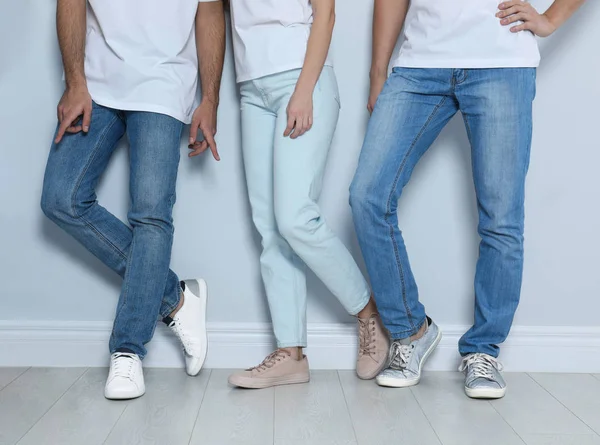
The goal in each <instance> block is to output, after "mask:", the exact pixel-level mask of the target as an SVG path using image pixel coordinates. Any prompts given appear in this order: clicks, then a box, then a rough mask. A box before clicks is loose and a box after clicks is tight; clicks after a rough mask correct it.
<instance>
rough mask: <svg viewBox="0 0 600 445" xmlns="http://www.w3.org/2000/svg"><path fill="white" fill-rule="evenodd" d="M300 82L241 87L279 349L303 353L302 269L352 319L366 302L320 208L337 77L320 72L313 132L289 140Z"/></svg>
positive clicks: (251, 188)
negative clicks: (293, 102) (300, 348)
mask: <svg viewBox="0 0 600 445" xmlns="http://www.w3.org/2000/svg"><path fill="white" fill-rule="evenodd" d="M299 76H300V70H299V69H298V70H291V71H285V72H282V73H277V74H273V75H270V76H265V77H261V78H259V79H255V80H249V81H247V82H242V83H241V84H240V94H241V97H242V106H241V110H242V140H243V144H242V147H243V153H244V167H245V170H246V181H247V183H248V195H249V198H250V205H251V207H252V219H253V220H254V224H255V225H256V228H257V230H258V231H259V232H260V235H261V237H262V247H263V250H262V254H261V257H260V265H261V272H262V277H263V282H264V285H265V291H266V294H267V299H268V301H269V308H270V310H271V318H272V320H273V329H274V331H275V337H276V338H277V345H278V346H279V347H281V348H284V347H294V346H306V340H307V339H306V275H305V272H304V266H305V264H306V265H308V267H310V268H311V269H312V270H313V272H314V273H315V274H316V275H317V276H318V277H319V278H320V279H321V280H322V281H323V283H325V285H326V286H327V287H328V288H329V290H330V291H331V292H332V293H333V294H334V295H335V296H336V297H337V298H338V299H339V301H340V302H341V303H342V304H343V306H344V308H345V309H346V310H347V311H348V312H349V313H350V314H352V315H355V314H357V313H358V312H360V311H361V310H362V309H363V308H364V307H365V306H366V305H367V303H368V302H369V297H370V294H371V292H370V290H369V288H368V286H367V282H366V280H365V279H364V277H363V275H362V273H361V271H360V269H359V268H358V266H357V265H356V262H355V261H354V259H353V258H352V255H350V252H348V250H347V249H346V247H345V246H344V244H343V243H342V242H341V241H340V240H339V238H338V237H337V236H335V234H334V233H333V232H332V231H331V229H330V228H329V227H328V226H327V224H326V222H325V219H324V218H323V216H322V214H321V209H320V208H319V205H318V203H317V200H318V198H319V195H320V194H321V185H322V182H323V173H324V171H325V164H326V162H327V154H328V153H329V147H330V145H331V140H332V139H333V134H334V133H335V127H336V125H337V120H338V115H339V111H340V104H339V96H338V87H337V81H336V78H335V74H334V72H333V69H332V68H331V67H329V66H326V67H325V68H323V72H322V73H321V76H320V78H319V80H318V82H317V85H316V86H315V90H314V93H313V126H312V128H311V129H310V130H309V131H308V132H307V133H305V134H304V135H302V136H300V137H299V138H298V139H291V138H289V137H284V136H283V133H284V131H285V127H286V125H287V112H286V108H287V106H288V103H289V101H290V97H291V96H292V94H293V93H294V88H295V87H296V83H297V82H298V77H299Z"/></svg>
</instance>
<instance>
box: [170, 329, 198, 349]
mask: <svg viewBox="0 0 600 445" xmlns="http://www.w3.org/2000/svg"><path fill="white" fill-rule="evenodd" d="M169 328H171V330H172V331H173V332H174V333H175V335H176V336H177V338H179V341H180V342H181V345H182V346H183V351H184V352H186V353H187V354H189V355H194V354H195V352H196V349H197V345H196V342H194V341H193V340H192V339H191V338H190V337H189V336H187V335H186V333H185V329H183V326H182V325H181V322H180V321H179V320H173V321H172V322H171V324H170V325H169Z"/></svg>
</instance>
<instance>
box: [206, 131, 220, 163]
mask: <svg viewBox="0 0 600 445" xmlns="http://www.w3.org/2000/svg"><path fill="white" fill-rule="evenodd" d="M206 141H207V142H208V146H209V147H210V151H211V152H212V155H213V158H215V160H217V161H220V160H221V157H220V156H219V152H218V151H217V142H216V141H215V138H214V137H213V136H212V134H210V133H208V135H207V136H206Z"/></svg>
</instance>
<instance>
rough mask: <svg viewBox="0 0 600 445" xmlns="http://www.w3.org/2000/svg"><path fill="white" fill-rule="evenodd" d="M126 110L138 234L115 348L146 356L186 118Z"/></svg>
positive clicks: (160, 292) (167, 254)
mask: <svg viewBox="0 0 600 445" xmlns="http://www.w3.org/2000/svg"><path fill="white" fill-rule="evenodd" d="M125 116H126V126H127V135H128V138H129V143H130V161H131V168H130V195H131V208H130V211H129V214H128V219H129V224H130V225H131V227H132V233H133V236H132V239H131V244H130V248H129V254H128V258H127V264H126V266H125V277H124V280H123V286H122V289H121V296H120V298H119V303H118V305H117V312H116V317H115V321H114V325H113V331H112V335H111V339H110V351H111V353H114V352H130V353H135V354H137V355H138V356H139V357H140V358H143V357H144V356H145V355H146V349H145V347H144V345H145V344H146V343H147V342H149V341H150V340H151V338H152V336H153V333H154V328H155V326H156V321H157V317H158V315H159V313H160V309H161V304H162V301H163V297H164V290H165V288H166V286H167V281H168V280H169V277H170V271H169V263H170V260H171V247H172V242H173V230H174V229H173V219H172V210H173V205H174V203H175V184H176V180H177V169H178V166H179V158H180V138H181V132H182V129H183V123H181V122H180V121H178V120H176V119H174V118H172V117H169V116H166V115H163V114H158V113H148V112H129V111H128V112H125ZM178 286H179V284H178V283H177V287H178ZM178 300H179V299H178ZM178 300H177V301H178ZM176 306H177V304H175V307H176ZM173 309H174V308H173Z"/></svg>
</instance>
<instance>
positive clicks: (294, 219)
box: [275, 209, 321, 245]
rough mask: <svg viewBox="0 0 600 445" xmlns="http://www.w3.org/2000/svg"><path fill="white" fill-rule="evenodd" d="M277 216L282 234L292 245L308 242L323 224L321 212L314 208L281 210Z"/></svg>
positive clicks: (278, 226)
mask: <svg viewBox="0 0 600 445" xmlns="http://www.w3.org/2000/svg"><path fill="white" fill-rule="evenodd" d="M275 218H276V220H277V229H278V230H279V233H280V235H281V236H282V237H283V238H284V239H285V240H286V241H287V242H288V243H289V244H290V245H294V244H296V243H299V242H303V243H304V242H306V241H307V239H308V237H310V236H311V235H312V234H313V233H314V232H315V231H316V230H317V228H318V227H319V226H320V224H321V217H320V215H319V213H318V212H315V211H312V209H300V210H279V211H277V212H276V213H275Z"/></svg>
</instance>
